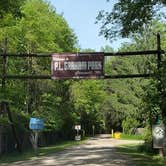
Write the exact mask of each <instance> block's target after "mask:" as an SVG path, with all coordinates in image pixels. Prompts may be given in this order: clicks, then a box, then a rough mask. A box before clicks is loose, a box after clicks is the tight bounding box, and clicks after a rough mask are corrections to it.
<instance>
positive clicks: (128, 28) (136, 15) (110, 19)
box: [97, 0, 166, 39]
mask: <svg viewBox="0 0 166 166" xmlns="http://www.w3.org/2000/svg"><path fill="white" fill-rule="evenodd" d="M107 1H109V0H107ZM165 5H166V1H165V0H153V1H151V0H146V1H144V0H137V1H136V0H118V2H116V3H115V5H114V7H113V10H112V11H111V12H107V11H104V10H102V11H100V12H99V14H98V16H97V22H101V23H102V26H101V31H100V34H101V35H104V37H105V38H107V39H112V38H115V37H117V36H122V37H128V36H129V35H130V34H132V33H133V32H142V31H143V29H144V27H145V26H146V25H147V24H149V23H150V22H151V21H152V20H153V18H154V17H159V12H158V9H160V8H161V7H162V6H165ZM160 15H161V13H160Z"/></svg>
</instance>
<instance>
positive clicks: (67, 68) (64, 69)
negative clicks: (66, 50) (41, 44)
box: [51, 53, 104, 79]
mask: <svg viewBox="0 0 166 166" xmlns="http://www.w3.org/2000/svg"><path fill="white" fill-rule="evenodd" d="M103 64H104V53H81V54H53V55H52V65H51V68H52V78H53V79H70V78H102V77H103Z"/></svg>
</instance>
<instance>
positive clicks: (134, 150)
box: [117, 145, 166, 166]
mask: <svg viewBox="0 0 166 166" xmlns="http://www.w3.org/2000/svg"><path fill="white" fill-rule="evenodd" d="M139 146H140V145H123V146H120V147H117V152H119V153H121V154H124V155H127V156H130V157H131V159H132V160H133V162H134V163H135V164H136V165H137V166H166V157H164V158H160V157H159V155H154V154H150V153H143V152H140V151H139V150H138V149H139Z"/></svg>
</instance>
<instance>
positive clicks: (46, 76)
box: [6, 75, 51, 80]
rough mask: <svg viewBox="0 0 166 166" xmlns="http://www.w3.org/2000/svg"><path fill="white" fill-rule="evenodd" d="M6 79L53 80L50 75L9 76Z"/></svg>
mask: <svg viewBox="0 0 166 166" xmlns="http://www.w3.org/2000/svg"><path fill="white" fill-rule="evenodd" d="M6 79H22V80H26V79H51V76H50V75H7V76H6Z"/></svg>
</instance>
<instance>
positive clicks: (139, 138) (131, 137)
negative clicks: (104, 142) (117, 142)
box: [121, 134, 143, 140]
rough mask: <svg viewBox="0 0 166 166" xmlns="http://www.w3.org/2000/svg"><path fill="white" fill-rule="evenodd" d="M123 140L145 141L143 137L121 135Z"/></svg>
mask: <svg viewBox="0 0 166 166" xmlns="http://www.w3.org/2000/svg"><path fill="white" fill-rule="evenodd" d="M121 139H127V140H143V136H142V135H127V134H121Z"/></svg>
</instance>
